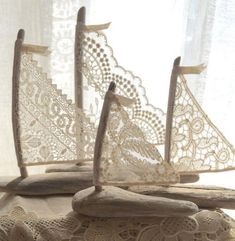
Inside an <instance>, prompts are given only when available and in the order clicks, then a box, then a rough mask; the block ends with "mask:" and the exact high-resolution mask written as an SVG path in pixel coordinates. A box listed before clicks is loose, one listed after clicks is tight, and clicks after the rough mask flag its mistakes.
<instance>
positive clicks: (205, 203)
mask: <svg viewBox="0 0 235 241" xmlns="http://www.w3.org/2000/svg"><path fill="white" fill-rule="evenodd" d="M129 190H131V191H133V192H136V193H140V194H144V195H150V196H157V197H166V198H173V199H176V200H187V201H191V202H194V203H196V204H197V205H198V206H199V207H200V208H213V209H214V208H226V209H235V190H232V189H226V188H222V187H217V186H202V185H201V186H198V185H191V186H190V185H183V184H182V185H180V184H177V185H171V186H151V187H149V186H148V187H140V186H139V187H130V188H129Z"/></svg>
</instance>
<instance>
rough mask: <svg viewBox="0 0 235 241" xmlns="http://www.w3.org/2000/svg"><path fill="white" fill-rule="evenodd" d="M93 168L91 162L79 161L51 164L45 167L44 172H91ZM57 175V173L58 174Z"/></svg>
mask: <svg viewBox="0 0 235 241" xmlns="http://www.w3.org/2000/svg"><path fill="white" fill-rule="evenodd" d="M92 170H93V162H92V161H89V162H88V161H87V162H81V163H77V164H76V165H75V164H60V165H53V166H50V167H48V168H47V169H46V173H51V172H92ZM58 175H59V174H58Z"/></svg>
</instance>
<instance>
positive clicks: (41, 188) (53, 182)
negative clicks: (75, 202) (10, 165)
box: [0, 172, 92, 195]
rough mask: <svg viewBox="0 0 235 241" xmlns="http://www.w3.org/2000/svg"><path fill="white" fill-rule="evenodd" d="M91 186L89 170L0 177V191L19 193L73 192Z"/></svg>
mask: <svg viewBox="0 0 235 241" xmlns="http://www.w3.org/2000/svg"><path fill="white" fill-rule="evenodd" d="M90 186H92V174H91V173H89V172H83V173H78V172H61V173H59V174H58V173H47V174H38V175H31V176H28V177H26V178H22V177H16V176H14V177H11V176H9V177H8V176H7V177H0V192H7V193H15V194H21V195H49V194H74V193H76V192H77V191H79V190H82V189H84V188H87V187H90Z"/></svg>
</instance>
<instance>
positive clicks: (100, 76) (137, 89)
mask: <svg viewBox="0 0 235 241" xmlns="http://www.w3.org/2000/svg"><path fill="white" fill-rule="evenodd" d="M78 27H80V28H81V29H82V27H81V26H78ZM76 39H78V41H77V43H78V53H77V54H76V59H77V60H76V62H77V63H78V64H79V66H78V67H79V70H80V71H81V72H82V74H83V76H84V80H83V81H84V82H83V84H84V91H85V92H86V89H87V90H88V91H89V93H91V91H92V90H91V89H92V88H93V94H94V95H95V96H96V97H95V98H94V100H95V101H93V102H92V101H91V100H89V99H88V98H86V97H85V98H84V99H85V101H86V103H85V104H86V106H87V110H88V112H89V113H90V114H91V112H92V113H93V114H94V115H96V114H97V113H100V108H101V107H100V106H101V104H100V103H102V99H103V97H104V94H105V92H106V90H107V88H108V86H109V83H110V82H111V81H114V82H115V83H116V84H117V89H116V92H117V94H120V95H122V96H125V97H128V98H133V99H135V100H136V103H135V104H134V106H133V108H132V113H131V114H130V118H131V120H132V121H133V123H135V124H136V125H138V126H139V127H140V128H141V129H142V130H143V131H144V133H145V135H146V136H148V140H149V142H151V143H154V144H163V143H164V138H165V114H164V113H163V111H162V110H160V109H158V108H155V107H153V106H152V105H150V104H149V103H148V100H147V97H146V95H145V89H144V88H143V86H142V81H141V79H140V78H139V77H137V76H135V75H134V74H133V73H132V72H130V71H127V70H125V69H124V68H123V67H121V66H119V65H118V62H117V60H116V59H115V57H114V55H113V50H112V48H111V47H110V46H109V45H108V42H107V38H106V36H105V35H104V33H102V32H101V31H97V32H94V31H82V30H81V31H78V33H77V36H76ZM88 96H89V94H88ZM96 119H98V118H96Z"/></svg>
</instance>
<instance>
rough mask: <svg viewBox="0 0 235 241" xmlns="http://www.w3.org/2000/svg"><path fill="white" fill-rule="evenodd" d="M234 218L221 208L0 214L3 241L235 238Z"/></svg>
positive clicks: (221, 240)
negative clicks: (137, 214) (160, 213)
mask: <svg viewBox="0 0 235 241" xmlns="http://www.w3.org/2000/svg"><path fill="white" fill-rule="evenodd" d="M233 230H234V221H233V220H232V219H231V218H230V217H228V216H226V215H225V214H224V213H222V212H221V211H208V210H204V211H201V212H199V213H197V214H195V215H193V216H189V217H166V218H160V217H159V218H157V217H156V218H144V217H143V218H92V217H85V216H78V217H75V216H74V215H71V216H65V217H51V218H42V217H37V215H36V214H35V213H32V212H26V211H25V210H24V209H23V208H22V207H15V208H14V209H13V210H12V211H11V212H10V213H9V214H8V215H4V216H1V217H0V240H1V241H49V240H50V241H78V240H79V241H80V240H81V241H82V240H84V241H94V240H103V241H117V240H118V241H127V240H129V241H150V240H156V241H179V240H180V241H233V240H235V235H234V231H233Z"/></svg>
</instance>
